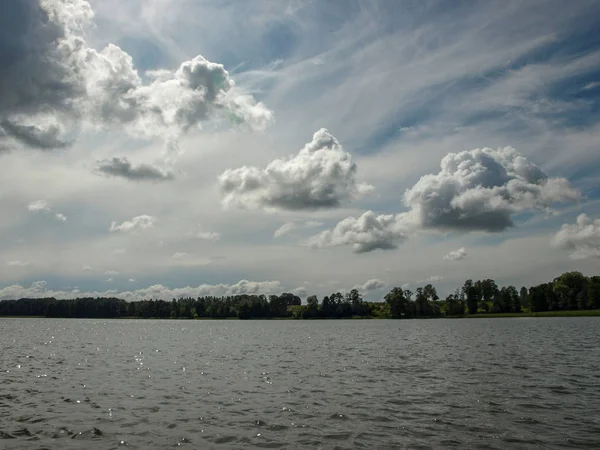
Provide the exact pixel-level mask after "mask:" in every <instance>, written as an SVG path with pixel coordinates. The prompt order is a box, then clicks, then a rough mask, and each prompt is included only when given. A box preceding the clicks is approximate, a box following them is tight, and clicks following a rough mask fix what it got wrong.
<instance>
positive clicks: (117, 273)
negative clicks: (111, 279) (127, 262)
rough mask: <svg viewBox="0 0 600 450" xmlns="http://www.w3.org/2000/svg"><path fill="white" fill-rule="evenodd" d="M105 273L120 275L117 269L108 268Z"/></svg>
mask: <svg viewBox="0 0 600 450" xmlns="http://www.w3.org/2000/svg"><path fill="white" fill-rule="evenodd" d="M104 275H109V276H114V275H119V272H117V271H116V270H107V271H106V272H104Z"/></svg>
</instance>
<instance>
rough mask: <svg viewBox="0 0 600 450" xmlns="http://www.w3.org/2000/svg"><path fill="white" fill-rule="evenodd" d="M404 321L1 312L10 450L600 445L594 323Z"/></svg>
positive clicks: (1, 396)
mask: <svg viewBox="0 0 600 450" xmlns="http://www.w3.org/2000/svg"><path fill="white" fill-rule="evenodd" d="M486 323H487V324H488V325H486ZM490 323H492V324H494V326H490V325H489V324H490ZM401 325H402V330H400V332H399V331H398V322H397V321H360V322H358V321H315V322H308V321H307V322H284V321H278V322H275V321H272V322H271V321H265V322H208V321H187V322H179V321H144V320H137V321H127V320H118V321H94V320H82V321H79V320H77V321H75V320H74V321H55V320H45V319H39V320H7V321H2V322H0V326H2V333H3V335H8V336H12V337H13V338H14V340H15V342H11V341H10V340H9V341H8V343H3V344H5V345H4V347H3V348H2V352H0V367H1V368H3V371H2V376H0V385H1V386H2V389H1V392H0V423H1V424H2V430H0V439H2V444H0V448H3V449H4V448H6V449H7V450H17V449H18V450H20V449H22V448H30V446H31V443H30V442H27V441H28V440H30V439H39V440H38V441H37V442H36V443H35V446H36V447H35V448H38V449H39V448H57V447H61V448H64V449H65V450H69V449H79V448H86V450H96V449H97V450H100V449H106V448H117V447H118V446H127V447H130V448H136V449H138V448H140V449H146V448H149V449H152V448H170V447H174V446H187V447H188V448H205V447H214V448H252V447H256V448H317V447H319V446H321V447H322V448H385V449H392V448H402V447H410V448H469V447H471V448H502V449H505V448H506V449H521V448H548V449H556V450H558V449H562V448H575V447H580V448H585V447H587V448H597V446H596V447H594V445H593V444H596V443H597V442H598V441H599V440H600V439H599V437H600V419H598V418H599V417H600V392H598V391H599V390H598V389H596V385H597V383H596V381H597V380H598V377H599V375H598V374H597V372H596V369H595V368H597V367H598V366H600V352H594V351H593V346H590V344H588V343H591V342H594V340H595V339H597V336H598V335H600V321H598V320H597V319H596V321H594V320H587V319H583V320H581V319H580V320H577V319H576V320H575V321H574V320H573V319H566V320H562V319H561V320H554V319H552V320H550V319H547V320H543V319H542V320H537V319H532V320H529V321H512V320H510V319H507V320H506V321H503V322H499V323H497V322H493V321H487V322H486V321H484V322H479V323H478V321H461V320H455V321H403V322H401ZM399 334H400V335H399ZM307 336H311V339H307V338H306V337H307ZM556 336H560V339H557V338H556ZM43 343H47V345H42V344H43ZM105 350H110V351H105ZM27 356H33V358H26V357H27ZM128 361H129V362H128ZM19 364H20V365H21V367H20V368H16V366H17V365H19ZM184 367H185V370H183V368H184ZM138 369H139V370H138ZM149 369H151V370H149ZM4 370H10V372H9V373H6V372H4ZM149 373H151V374H152V376H151V377H150V378H148V374H149ZM38 375H47V376H46V377H42V376H40V377H37V376H38ZM182 388H184V389H182ZM78 401H79V403H78ZM57 440H60V445H57V444H58V443H57Z"/></svg>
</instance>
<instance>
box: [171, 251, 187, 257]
mask: <svg viewBox="0 0 600 450" xmlns="http://www.w3.org/2000/svg"><path fill="white" fill-rule="evenodd" d="M186 256H187V253H184V252H175V253H173V255H172V256H171V258H173V259H183V258H185V257H186Z"/></svg>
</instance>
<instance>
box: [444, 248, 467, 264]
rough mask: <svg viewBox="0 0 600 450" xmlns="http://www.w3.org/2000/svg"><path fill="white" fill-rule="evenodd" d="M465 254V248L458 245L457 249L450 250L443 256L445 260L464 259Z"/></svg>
mask: <svg viewBox="0 0 600 450" xmlns="http://www.w3.org/2000/svg"><path fill="white" fill-rule="evenodd" d="M467 255H468V252H467V249H466V248H464V247H460V248H459V249H457V250H452V251H451V252H448V254H446V255H445V256H444V259H445V260H447V261H460V260H462V259H465V258H466V257H467Z"/></svg>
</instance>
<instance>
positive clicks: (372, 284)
mask: <svg viewBox="0 0 600 450" xmlns="http://www.w3.org/2000/svg"><path fill="white" fill-rule="evenodd" d="M386 286H387V283H386V282H385V281H383V280H380V279H378V278H373V279H370V280H368V281H366V282H365V283H364V284H357V285H355V286H354V289H357V290H359V291H361V292H370V291H376V290H377V289H383V288H384V287H386Z"/></svg>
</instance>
